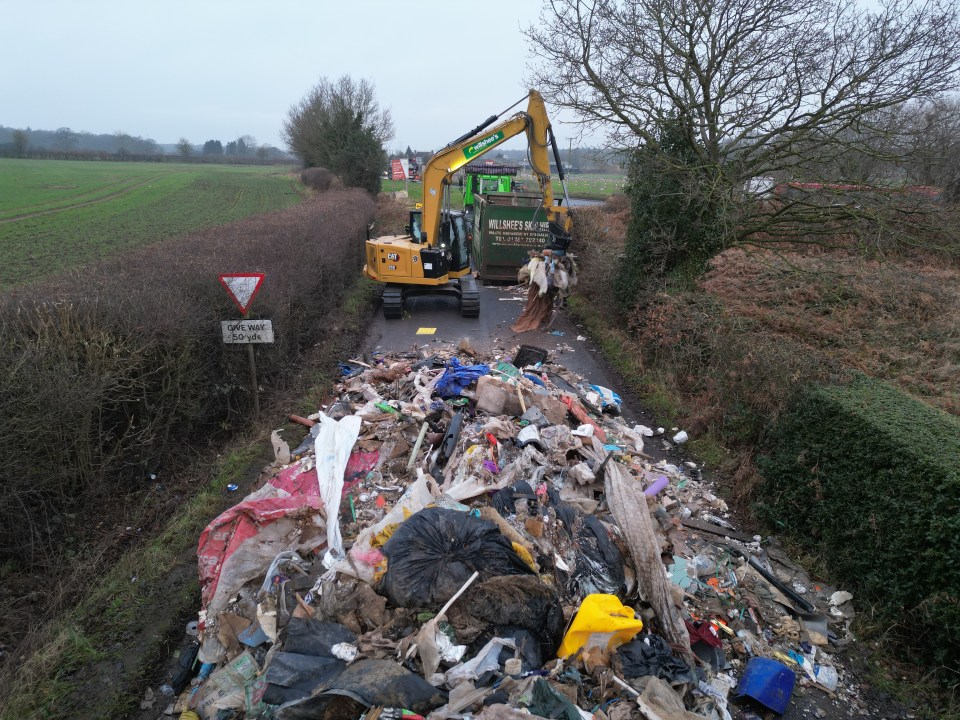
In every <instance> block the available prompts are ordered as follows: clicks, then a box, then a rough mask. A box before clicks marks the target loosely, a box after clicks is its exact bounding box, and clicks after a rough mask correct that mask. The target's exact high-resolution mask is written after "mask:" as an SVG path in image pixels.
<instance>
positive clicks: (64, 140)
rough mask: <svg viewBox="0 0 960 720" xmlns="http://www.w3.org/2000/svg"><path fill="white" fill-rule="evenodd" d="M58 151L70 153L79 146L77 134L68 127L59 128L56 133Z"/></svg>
mask: <svg viewBox="0 0 960 720" xmlns="http://www.w3.org/2000/svg"><path fill="white" fill-rule="evenodd" d="M54 138H56V144H57V149H58V150H61V151H63V152H70V151H71V150H73V148H74V147H75V146H76V144H77V140H78V138H77V134H76V133H75V132H74V131H73V130H71V129H70V128H68V127H61V128H57V129H56V131H54Z"/></svg>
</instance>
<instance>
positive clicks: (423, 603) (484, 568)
mask: <svg viewBox="0 0 960 720" xmlns="http://www.w3.org/2000/svg"><path fill="white" fill-rule="evenodd" d="M383 553H384V555H386V556H387V560H388V563H387V572H386V573H385V574H384V576H383V580H382V581H381V585H380V590H381V592H382V593H383V594H385V595H386V596H387V597H388V598H390V600H391V602H393V603H394V604H395V605H399V606H400V607H415V608H429V609H434V610H438V609H440V607H442V606H443V604H444V603H445V602H446V601H447V600H449V599H450V598H451V597H453V595H454V593H456V592H457V590H459V589H460V588H461V586H462V585H463V584H464V583H465V582H466V581H467V580H468V579H469V578H470V576H471V575H473V573H474V572H479V573H480V579H481V580H486V579H488V578H491V577H497V576H500V575H527V574H533V570H531V569H530V567H528V566H527V565H526V563H524V562H523V560H521V559H520V557H519V556H518V555H517V554H516V553H515V552H514V551H513V546H512V545H511V544H510V541H509V540H507V538H505V537H504V536H503V535H501V534H500V530H499V529H498V528H497V526H496V525H494V524H493V523H492V522H489V521H487V520H481V519H480V518H478V517H474V516H473V515H470V514H469V513H465V512H458V511H457V510H445V509H443V508H427V509H426V510H421V511H420V512H418V513H415V514H414V515H411V516H410V517H409V518H407V520H406V521H404V522H403V524H401V525H400V527H399V528H397V530H396V531H395V532H394V533H393V535H391V536H390V539H389V540H388V541H387V543H386V545H384V547H383Z"/></svg>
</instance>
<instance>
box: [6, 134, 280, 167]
mask: <svg viewBox="0 0 960 720" xmlns="http://www.w3.org/2000/svg"><path fill="white" fill-rule="evenodd" d="M0 156H4V157H21V158H36V159H58V160H142V161H157V162H163V161H170V160H174V159H176V160H178V161H184V160H186V161H189V162H205V161H214V157H211V156H215V158H216V160H215V161H216V162H224V161H226V162H237V163H271V164H274V163H289V162H294V161H295V159H294V158H293V157H291V156H290V155H289V154H287V153H286V152H284V151H283V150H280V149H279V148H275V147H273V146H271V145H258V144H257V142H256V140H255V139H254V138H252V137H251V136H249V135H242V136H241V137H239V138H237V139H236V140H232V141H229V142H227V143H226V144H225V145H224V144H223V143H221V142H220V140H207V141H206V142H205V143H202V144H193V143H191V142H190V141H189V140H187V139H186V138H180V141H179V142H178V143H176V144H168V145H163V144H160V143H158V142H157V141H156V140H153V139H152V138H144V137H140V136H138V135H130V134H128V133H125V132H122V131H117V132H115V133H110V134H108V133H104V134H94V133H89V132H74V131H73V130H71V129H70V128H68V127H62V128H58V129H57V130H31V129H30V128H26V129H19V128H11V127H4V126H3V125H0Z"/></svg>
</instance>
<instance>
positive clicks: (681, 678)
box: [616, 634, 700, 685]
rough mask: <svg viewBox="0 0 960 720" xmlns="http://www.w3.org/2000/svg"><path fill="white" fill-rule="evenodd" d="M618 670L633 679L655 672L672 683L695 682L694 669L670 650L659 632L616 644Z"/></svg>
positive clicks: (622, 674)
mask: <svg viewBox="0 0 960 720" xmlns="http://www.w3.org/2000/svg"><path fill="white" fill-rule="evenodd" d="M616 661H617V663H616V664H617V666H618V672H619V673H620V675H621V676H622V677H625V678H628V679H632V678H638V677H646V676H647V675H656V676H657V677H658V678H660V679H661V680H666V681H667V682H669V683H670V684H671V685H676V684H678V683H691V684H693V685H696V684H697V682H698V680H699V679H700V678H698V676H697V674H696V672H695V671H694V670H693V669H692V668H691V667H690V666H689V665H687V663H686V662H684V661H683V660H681V659H680V658H678V657H677V656H676V655H674V654H673V651H672V650H671V649H670V645H669V644H668V643H667V641H666V640H664V639H663V638H662V637H660V636H659V635H653V634H649V635H644V636H643V637H642V638H636V639H634V640H631V641H630V642H628V643H625V644H623V645H621V646H620V647H618V648H617V658H616Z"/></svg>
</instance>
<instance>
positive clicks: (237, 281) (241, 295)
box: [220, 273, 264, 315]
mask: <svg viewBox="0 0 960 720" xmlns="http://www.w3.org/2000/svg"><path fill="white" fill-rule="evenodd" d="M263 278H264V275H263V273H227V274H225V275H221V276H220V284H221V285H223V287H224V289H225V290H226V291H227V292H228V293H229V294H230V298H231V299H232V300H233V302H234V303H235V304H236V306H237V307H238V308H240V312H242V313H243V314H244V315H246V314H247V310H249V309H250V304H251V303H252V302H253V299H254V298H255V297H256V296H257V293H258V292H260V286H261V285H263Z"/></svg>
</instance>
